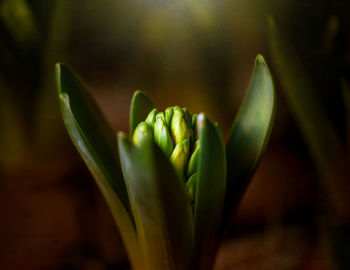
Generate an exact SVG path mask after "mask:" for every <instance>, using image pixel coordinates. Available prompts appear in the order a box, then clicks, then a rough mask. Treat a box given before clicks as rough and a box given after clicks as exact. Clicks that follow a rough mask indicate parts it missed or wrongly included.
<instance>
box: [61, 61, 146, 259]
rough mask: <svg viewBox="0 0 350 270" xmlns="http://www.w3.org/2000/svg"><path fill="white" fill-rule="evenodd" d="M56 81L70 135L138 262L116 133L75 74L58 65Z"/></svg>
mask: <svg viewBox="0 0 350 270" xmlns="http://www.w3.org/2000/svg"><path fill="white" fill-rule="evenodd" d="M56 79H57V86H58V93H59V101H60V106H61V111H62V116H63V119H64V123H65V125H66V128H67V130H68V133H69V135H70V137H71V139H72V141H73V143H74V145H75V146H76V148H77V149H78V151H79V153H80V155H81V156H82V158H83V160H84V161H85V163H86V165H87V166H88V168H89V170H90V172H91V173H92V174H93V176H94V178H95V180H96V183H97V185H98V186H99V188H100V189H101V191H102V193H103V195H104V196H105V199H106V200H107V202H108V204H109V207H110V208H111V211H112V214H113V216H114V218H115V221H116V223H117V225H118V227H119V230H120V232H121V235H122V237H123V240H124V243H125V245H126V248H127V250H128V251H129V253H130V256H131V258H130V259H131V261H132V263H133V262H135V261H137V260H138V259H139V258H138V255H137V252H138V251H137V250H138V247H137V239H136V233H135V231H134V225H133V221H132V219H131V218H130V215H129V213H128V211H129V208H130V207H129V200H128V196H127V191H126V186H125V183H124V181H123V178H122V175H121V170H120V167H119V161H118V158H117V157H118V153H117V145H116V140H115V136H114V133H113V131H112V129H111V128H110V127H109V125H108V124H107V122H106V120H105V118H104V117H103V115H102V113H101V112H100V110H99V109H98V107H97V105H96V104H95V103H94V101H93V100H92V98H91V97H90V95H89V93H88V92H87V90H86V89H85V87H84V86H83V84H82V82H81V81H80V79H79V78H77V76H76V75H74V74H73V73H72V71H70V70H69V69H68V68H67V67H66V66H64V65H62V64H57V66H56Z"/></svg>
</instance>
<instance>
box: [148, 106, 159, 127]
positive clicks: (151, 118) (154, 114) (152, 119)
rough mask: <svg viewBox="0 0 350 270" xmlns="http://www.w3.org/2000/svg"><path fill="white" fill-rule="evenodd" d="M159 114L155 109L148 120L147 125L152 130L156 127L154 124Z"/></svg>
mask: <svg viewBox="0 0 350 270" xmlns="http://www.w3.org/2000/svg"><path fill="white" fill-rule="evenodd" d="M157 113H158V110H157V109H153V110H152V111H151V112H150V113H149V114H148V116H147V118H146V121H145V122H146V123H147V124H149V125H150V126H151V127H152V128H153V127H154V123H155V122H156V115H157Z"/></svg>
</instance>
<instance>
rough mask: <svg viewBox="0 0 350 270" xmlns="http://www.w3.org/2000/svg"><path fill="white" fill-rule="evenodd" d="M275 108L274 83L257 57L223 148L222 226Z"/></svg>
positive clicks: (264, 139)
mask: <svg viewBox="0 0 350 270" xmlns="http://www.w3.org/2000/svg"><path fill="white" fill-rule="evenodd" d="M275 107H276V101H275V90H274V86H273V80H272V77H271V74H270V71H269V69H268V67H267V64H266V62H265V60H264V58H263V57H262V56H261V55H258V56H257V57H256V60H255V67H254V72H253V75H252V79H251V81H250V84H249V87H248V91H247V93H246V95H245V97H244V100H243V102H242V104H241V107H240V109H239V111H238V114H237V116H236V118H235V120H234V122H233V124H232V127H231V131H230V135H229V138H228V141H227V145H226V155H227V192H226V201H225V211H224V223H228V222H229V220H230V218H231V215H232V212H233V211H234V210H235V208H236V207H237V205H238V203H239V201H240V199H241V197H242V195H243V193H244V190H245V189H246V187H247V186H248V184H249V180H250V178H251V176H252V174H253V173H254V171H255V169H256V167H257V165H258V163H259V161H260V159H261V157H262V154H263V152H264V150H265V148H266V145H267V142H268V139H269V137H270V134H271V129H272V124H273V120H274V114H275ZM224 225H225V224H224ZM227 225H229V224H226V226H227Z"/></svg>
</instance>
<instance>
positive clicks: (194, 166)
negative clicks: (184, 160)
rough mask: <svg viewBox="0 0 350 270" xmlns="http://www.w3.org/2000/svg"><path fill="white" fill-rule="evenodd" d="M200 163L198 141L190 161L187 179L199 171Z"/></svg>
mask: <svg viewBox="0 0 350 270" xmlns="http://www.w3.org/2000/svg"><path fill="white" fill-rule="evenodd" d="M198 161H199V140H197V141H196V143H195V146H194V149H193V153H192V155H191V157H190V159H189V161H188V165H187V177H190V176H191V175H192V174H194V173H196V172H197V171H198Z"/></svg>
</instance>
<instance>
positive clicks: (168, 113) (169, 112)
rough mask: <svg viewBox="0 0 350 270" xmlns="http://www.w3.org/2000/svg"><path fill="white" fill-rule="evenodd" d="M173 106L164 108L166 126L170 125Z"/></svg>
mask: <svg viewBox="0 0 350 270" xmlns="http://www.w3.org/2000/svg"><path fill="white" fill-rule="evenodd" d="M173 112H174V107H169V108H166V109H165V122H166V124H167V126H168V127H170V126H171V120H172V118H173Z"/></svg>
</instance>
